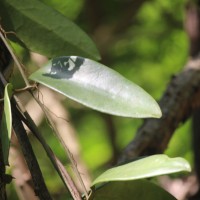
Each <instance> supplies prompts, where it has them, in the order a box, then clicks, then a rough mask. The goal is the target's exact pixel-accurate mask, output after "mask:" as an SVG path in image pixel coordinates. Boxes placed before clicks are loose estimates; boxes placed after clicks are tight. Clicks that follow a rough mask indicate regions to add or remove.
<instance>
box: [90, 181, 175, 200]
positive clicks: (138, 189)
mask: <svg viewBox="0 0 200 200" xmlns="http://www.w3.org/2000/svg"><path fill="white" fill-rule="evenodd" d="M93 197H94V200H111V199H114V200H140V199H141V200H150V199H153V200H161V199H162V200H175V199H176V198H175V197H173V196H172V195H171V194H169V193H168V192H166V191H165V190H164V189H162V188H160V187H159V186H157V185H155V184H154V183H151V182H149V181H146V180H136V181H129V182H124V181H123V182H110V183H107V184H105V185H103V186H102V187H100V188H98V189H97V190H96V191H94V193H93ZM91 199H92V198H91Z"/></svg>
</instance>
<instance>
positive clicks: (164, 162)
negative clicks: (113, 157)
mask: <svg viewBox="0 0 200 200" xmlns="http://www.w3.org/2000/svg"><path fill="white" fill-rule="evenodd" d="M190 170H191V169H190V165H189V163H188V162H187V161H186V160H185V159H183V158H179V157H177V158H169V157H168V156H166V155H153V156H149V157H146V158H143V159H140V160H137V161H134V162H131V163H128V164H125V165H121V166H118V167H114V168H111V169H109V170H107V171H105V172H104V173H103V174H101V175H100V176H99V177H97V179H96V180H94V182H93V183H92V185H95V184H98V183H102V182H110V181H128V180H136V179H143V178H149V177H153V176H159V175H163V174H170V173H175V172H180V171H190Z"/></svg>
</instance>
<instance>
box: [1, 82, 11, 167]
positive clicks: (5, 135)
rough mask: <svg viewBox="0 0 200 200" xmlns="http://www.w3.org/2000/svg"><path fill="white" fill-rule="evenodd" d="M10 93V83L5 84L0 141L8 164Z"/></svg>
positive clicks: (5, 161)
mask: <svg viewBox="0 0 200 200" xmlns="http://www.w3.org/2000/svg"><path fill="white" fill-rule="evenodd" d="M11 93H12V84H10V83H9V84H7V85H6V87H5V92H4V113H3V118H2V122H1V133H2V134H1V141H2V147H3V157H4V163H5V164H6V165H8V154H9V148H10V138H11V133H12V113H11V105H10V96H11Z"/></svg>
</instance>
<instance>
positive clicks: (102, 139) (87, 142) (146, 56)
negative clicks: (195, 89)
mask: <svg viewBox="0 0 200 200" xmlns="http://www.w3.org/2000/svg"><path fill="white" fill-rule="evenodd" d="M41 1H43V2H45V3H46V4H48V5H50V6H52V7H53V8H55V9H57V10H58V11H60V12H61V13H63V14H64V15H66V16H68V17H69V18H70V19H72V20H74V21H75V22H76V23H77V25H79V26H81V27H82V28H83V29H84V30H85V31H86V32H87V33H90V36H91V37H93V38H94V40H96V37H95V34H97V32H98V30H99V29H94V30H93V31H91V28H90V21H89V20H91V21H92V19H88V18H87V17H86V14H87V10H86V9H85V6H84V4H85V1H83V0H76V1H73V0H65V1H63V0H51V1H47V0H41ZM125 2H126V1H125ZM185 2H186V1H185V0H184V1H183V0H176V1H162V0H152V1H144V3H143V5H142V6H141V7H140V9H139V10H138V11H137V15H136V17H135V18H134V20H133V23H132V24H131V25H130V26H129V27H128V28H126V29H125V30H124V31H123V30H122V31H121V34H120V36H119V37H117V39H115V41H114V42H113V43H112V45H110V46H109V44H108V46H107V49H106V57H107V58H109V59H108V60H109V62H108V66H109V67H112V68H114V69H115V70H116V71H118V72H120V73H121V74H122V75H124V76H125V77H127V78H128V79H130V80H132V81H133V82H135V83H137V84H138V85H140V86H141V87H142V88H144V89H145V90H146V91H147V92H148V93H150V94H151V95H152V96H153V97H154V98H155V99H157V100H159V98H160V97H161V96H162V93H163V91H164V90H165V88H166V86H167V83H168V82H169V80H170V78H171V76H172V75H174V74H176V73H178V72H179V71H180V70H181V69H182V68H183V67H184V65H185V63H186V61H187V59H188V39H187V36H186V33H185V31H184V26H183V24H184V11H185V10H184V7H185ZM99 5H101V9H102V10H103V11H104V12H103V13H104V15H103V16H102V17H101V24H100V25H101V26H104V25H108V26H112V25H113V24H114V23H117V20H119V19H120V17H121V15H122V12H121V11H123V8H124V7H123V1H120V0H110V1H102V2H101V1H99ZM47 17H48V16H47ZM86 19H87V20H86ZM58 23H59V22H58ZM99 34H100V37H102V38H103V37H105V35H103V33H102V35H101V33H99ZM97 43H98V45H99V46H101V44H100V43H99V41H97ZM18 52H19V53H23V52H24V51H22V50H19V51H18ZM104 54H105V52H102V55H104ZM23 55H26V56H27V54H23ZM21 57H23V56H22V55H21ZM24 60H25V61H27V59H24ZM25 64H26V65H27V66H29V71H32V70H33V68H34V67H33V65H34V64H33V62H31V61H30V60H28V62H26V63H25ZM104 64H107V63H104ZM16 80H18V74H15V76H14V78H13V81H16ZM19 85H20V84H19ZM63 104H64V105H65V106H66V108H67V109H68V110H69V112H70V115H71V120H70V123H72V125H73V126H74V127H75V129H76V132H77V136H78V139H79V141H80V146H81V155H82V157H83V159H84V161H85V163H86V165H87V167H88V169H89V171H90V173H91V175H92V177H93V178H94V177H96V176H97V175H98V174H100V173H102V171H104V170H105V168H106V167H107V166H109V163H110V161H111V160H112V157H113V152H112V149H113V148H112V146H111V142H110V140H109V133H108V132H109V131H108V128H107V126H106V123H105V119H104V118H103V115H101V114H100V113H98V112H96V111H91V110H89V109H87V108H84V107H82V106H79V105H77V104H76V103H72V102H71V101H64V102H63ZM112 120H113V124H114V128H115V130H116V146H117V148H118V150H119V151H120V150H122V149H123V148H124V147H125V146H126V145H127V144H128V143H129V142H130V141H131V139H133V138H134V135H135V132H136V130H137V128H138V127H139V126H140V124H141V123H142V120H140V119H129V118H120V117H112ZM40 128H41V129H42V130H43V132H44V136H45V138H46V140H47V142H48V143H49V144H50V145H51V147H52V149H53V150H54V151H55V152H56V154H57V155H58V156H59V157H60V158H61V160H62V161H63V162H64V164H65V165H68V164H69V163H68V161H67V159H66V155H65V153H64V151H63V149H62V147H61V146H60V145H59V142H58V141H57V140H56V138H55V137H54V135H53V134H52V132H51V130H50V129H49V128H47V125H46V124H45V120H44V123H42V125H41V126H40ZM190 143H191V128H190V122H188V123H187V124H186V125H184V126H181V127H180V128H179V129H178V130H177V131H176V133H175V134H174V136H173V138H172V140H171V142H170V144H169V146H168V149H167V150H166V153H167V154H168V155H170V156H172V157H174V156H182V157H185V158H186V159H187V160H188V161H189V162H190V163H192V150H191V144H190ZM33 146H37V147H36V148H35V152H36V154H37V156H38V158H39V161H40V164H41V165H42V170H43V172H44V176H45V178H46V180H47V183H48V186H49V187H50V189H51V191H52V193H55V195H56V194H59V193H62V192H63V188H62V184H61V182H60V180H59V178H58V177H57V175H56V173H55V172H54V171H53V169H52V168H51V164H50V163H49V161H48V159H47V158H46V157H45V156H46V155H45V153H44V154H41V152H42V149H41V148H40V147H38V146H40V145H39V144H35V141H34V140H33ZM61 196H62V195H61ZM61 196H59V198H57V199H62V197H61ZM63 198H64V197H63ZM12 199H14V198H12Z"/></svg>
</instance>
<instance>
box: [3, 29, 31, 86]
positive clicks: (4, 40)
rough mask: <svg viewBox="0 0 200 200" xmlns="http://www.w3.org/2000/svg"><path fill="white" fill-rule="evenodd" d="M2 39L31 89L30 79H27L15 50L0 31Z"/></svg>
mask: <svg viewBox="0 0 200 200" xmlns="http://www.w3.org/2000/svg"><path fill="white" fill-rule="evenodd" d="M0 37H1V39H2V41H3V43H4V44H5V46H6V47H7V49H8V51H9V52H10V54H11V56H12V58H13V60H14V62H15V64H16V65H17V67H18V69H19V71H20V73H21V75H22V78H23V79H24V82H25V84H26V86H28V87H29V86H30V83H29V81H28V79H27V77H26V75H25V73H24V70H23V68H22V66H21V64H20V62H19V60H18V59H17V56H16V55H15V54H14V52H13V50H12V49H11V48H10V45H9V44H8V42H7V40H6V39H5V37H4V36H3V34H2V32H1V31H0Z"/></svg>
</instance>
